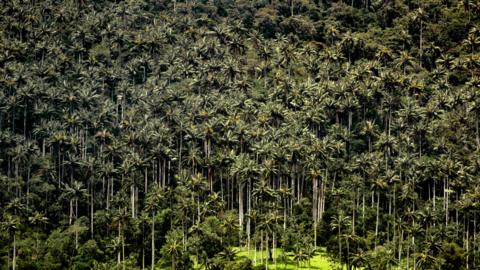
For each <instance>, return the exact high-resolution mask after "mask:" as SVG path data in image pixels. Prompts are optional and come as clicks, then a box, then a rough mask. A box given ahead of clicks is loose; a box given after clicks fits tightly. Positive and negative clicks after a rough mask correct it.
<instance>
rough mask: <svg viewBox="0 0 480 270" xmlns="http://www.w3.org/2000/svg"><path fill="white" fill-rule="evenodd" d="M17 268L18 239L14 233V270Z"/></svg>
mask: <svg viewBox="0 0 480 270" xmlns="http://www.w3.org/2000/svg"><path fill="white" fill-rule="evenodd" d="M16 268H17V239H16V236H15V232H14V233H13V260H12V269H13V270H15V269H16Z"/></svg>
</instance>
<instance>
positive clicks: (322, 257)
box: [236, 248, 336, 270]
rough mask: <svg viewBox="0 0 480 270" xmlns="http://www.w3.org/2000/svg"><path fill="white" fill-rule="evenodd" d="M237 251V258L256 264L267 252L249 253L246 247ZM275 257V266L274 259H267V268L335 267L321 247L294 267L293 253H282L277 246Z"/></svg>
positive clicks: (281, 269) (323, 269)
mask: <svg viewBox="0 0 480 270" xmlns="http://www.w3.org/2000/svg"><path fill="white" fill-rule="evenodd" d="M236 251H237V258H238V259H241V258H249V259H250V260H252V262H253V264H254V265H256V266H258V265H262V260H261V256H262V255H263V258H264V260H265V258H267V257H268V254H267V253H266V252H265V251H263V252H260V251H257V253H256V255H255V252H254V251H253V250H250V253H249V252H248V251H247V250H246V249H241V250H240V249H238V248H237V249H236ZM283 256H286V262H284V260H283ZM275 257H276V258H277V267H276V268H275V262H274V261H269V262H268V269H272V270H273V269H279V270H283V269H312V270H314V269H315V270H330V269H335V265H336V263H335V262H333V261H332V260H331V259H330V258H329V257H328V256H327V254H326V253H325V249H324V248H322V249H320V252H318V253H317V255H315V256H314V257H313V258H312V259H311V260H310V261H303V262H301V263H299V265H298V268H296V262H295V260H294V255H293V253H291V252H287V253H285V255H284V253H283V250H282V249H280V248H278V249H275V252H274V256H273V258H275ZM255 261H256V263H255Z"/></svg>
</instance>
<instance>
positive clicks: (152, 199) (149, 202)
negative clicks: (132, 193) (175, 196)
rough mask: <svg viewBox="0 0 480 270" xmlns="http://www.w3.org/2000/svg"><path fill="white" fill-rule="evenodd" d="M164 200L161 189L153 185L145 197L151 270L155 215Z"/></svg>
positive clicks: (152, 267)
mask: <svg viewBox="0 0 480 270" xmlns="http://www.w3.org/2000/svg"><path fill="white" fill-rule="evenodd" d="M163 199H164V192H163V189H162V188H161V187H159V186H157V185H155V186H154V187H153V188H152V189H151V190H150V193H149V194H148V195H147V198H146V202H145V210H146V211H148V212H150V213H151V214H152V220H151V223H152V228H151V233H152V236H151V237H152V245H151V248H152V262H151V269H152V270H153V269H154V268H155V215H156V211H157V210H158V208H159V207H160V205H161V203H162V201H163Z"/></svg>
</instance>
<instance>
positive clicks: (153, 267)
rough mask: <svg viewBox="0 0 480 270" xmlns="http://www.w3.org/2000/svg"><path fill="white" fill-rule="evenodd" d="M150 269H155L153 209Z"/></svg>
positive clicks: (153, 217) (153, 215) (153, 216)
mask: <svg viewBox="0 0 480 270" xmlns="http://www.w3.org/2000/svg"><path fill="white" fill-rule="evenodd" d="M151 267H152V270H154V269H155V211H153V212H152V266H151Z"/></svg>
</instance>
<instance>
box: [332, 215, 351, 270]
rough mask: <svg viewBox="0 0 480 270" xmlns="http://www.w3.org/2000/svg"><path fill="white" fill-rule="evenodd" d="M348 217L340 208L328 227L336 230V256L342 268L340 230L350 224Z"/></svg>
mask: <svg viewBox="0 0 480 270" xmlns="http://www.w3.org/2000/svg"><path fill="white" fill-rule="evenodd" d="M350 222H351V220H350V217H349V216H346V215H345V213H344V212H343V211H342V210H340V211H338V213H337V215H336V216H334V217H333V218H332V221H331V223H330V227H331V228H332V230H337V239H338V258H339V269H342V265H343V264H342V237H341V235H342V232H343V230H344V229H346V228H348V227H349V226H350Z"/></svg>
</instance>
